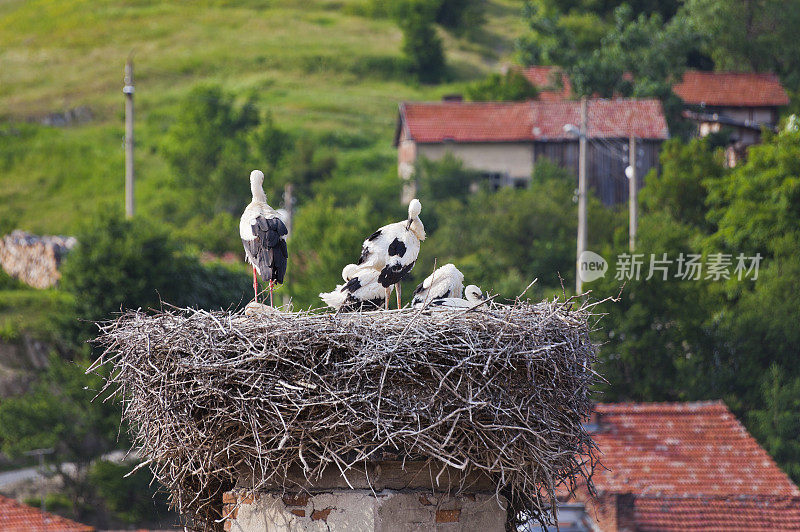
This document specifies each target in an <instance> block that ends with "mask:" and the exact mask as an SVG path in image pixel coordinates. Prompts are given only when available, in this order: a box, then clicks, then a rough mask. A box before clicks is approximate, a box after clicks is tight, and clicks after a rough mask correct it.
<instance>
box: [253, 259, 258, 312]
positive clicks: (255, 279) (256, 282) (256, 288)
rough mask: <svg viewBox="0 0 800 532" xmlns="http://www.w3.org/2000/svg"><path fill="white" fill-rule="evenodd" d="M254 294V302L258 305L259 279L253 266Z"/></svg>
mask: <svg viewBox="0 0 800 532" xmlns="http://www.w3.org/2000/svg"><path fill="white" fill-rule="evenodd" d="M253 292H254V293H255V297H254V298H253V301H255V302H256V303H258V278H257V277H256V267H255V266H253Z"/></svg>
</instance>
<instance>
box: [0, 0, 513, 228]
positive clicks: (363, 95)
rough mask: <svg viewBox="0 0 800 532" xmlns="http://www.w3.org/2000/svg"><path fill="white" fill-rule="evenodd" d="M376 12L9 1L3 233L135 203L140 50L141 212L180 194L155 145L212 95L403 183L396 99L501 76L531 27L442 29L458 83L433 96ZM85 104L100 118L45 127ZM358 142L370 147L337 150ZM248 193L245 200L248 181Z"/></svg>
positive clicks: (241, 4) (493, 10)
mask: <svg viewBox="0 0 800 532" xmlns="http://www.w3.org/2000/svg"><path fill="white" fill-rule="evenodd" d="M373 4H376V2H372V1H371V0H366V1H325V0H307V1H296V2H268V1H259V0H252V1H244V0H242V1H227V2H225V1H220V2H203V3H202V9H201V8H200V7H199V6H198V3H196V2H192V3H191V5H190V3H188V2H180V3H171V4H162V3H160V2H150V1H136V0H132V1H125V2H120V1H117V2H112V1H107V0H106V1H88V0H66V1H63V0H62V1H6V2H3V3H0V65H2V66H1V67H0V119H1V120H2V126H0V220H2V223H0V225H2V227H0V230H6V229H8V228H10V227H21V228H23V229H28V230H32V231H36V232H49V233H70V232H73V231H74V230H75V229H76V226H77V224H78V222H79V221H80V219H82V218H84V217H86V215H88V214H90V213H92V212H94V211H95V210H98V209H103V208H109V206H111V205H113V206H115V207H116V206H119V205H121V204H122V193H123V182H122V176H123V153H122V144H121V140H122V134H123V129H122V121H123V115H122V110H123V99H122V98H123V97H122V93H121V87H122V68H123V64H124V61H125V58H126V57H127V56H128V54H129V53H130V52H131V51H133V52H134V54H135V69H136V71H135V75H136V105H137V117H136V118H137V123H136V133H137V147H138V150H137V153H136V157H137V179H138V182H137V199H138V201H139V206H140V209H141V210H140V212H142V213H145V214H151V215H152V216H156V214H155V211H153V212H151V204H150V200H151V199H153V198H157V197H159V196H160V195H161V194H162V193H163V191H164V189H165V187H166V188H169V187H170V186H171V181H170V177H169V172H168V171H167V169H166V167H165V164H164V163H163V161H162V160H161V157H160V155H159V154H158V150H157V149H156V148H157V146H158V143H159V142H160V139H161V136H162V134H163V132H164V131H165V130H166V128H167V127H168V126H169V125H170V124H171V123H172V121H173V119H174V113H175V111H176V108H177V105H178V103H179V102H180V101H181V99H182V98H185V97H186V95H187V93H188V92H189V91H190V90H191V88H193V87H195V86H196V85H197V84H198V83H205V82H208V83H214V84H219V85H221V86H223V87H224V88H225V89H227V90H230V91H232V92H233V93H235V94H237V95H241V96H242V97H246V96H251V95H255V96H256V97H257V98H258V100H257V106H258V107H259V108H261V109H264V110H269V111H270V112H271V113H272V114H273V116H274V118H275V121H276V123H277V124H279V125H280V126H281V127H283V128H285V129H288V130H289V131H292V132H308V131H311V132H315V133H316V134H325V133H330V134H332V135H330V138H332V139H334V140H333V141H332V142H331V143H332V144H333V145H334V147H336V148H337V150H338V155H339V156H340V157H342V156H343V157H344V159H346V158H347V153H348V151H362V152H370V154H371V156H377V157H380V159H381V166H382V167H383V168H384V170H388V169H390V168H391V167H392V165H393V163H392V160H391V159H392V158H393V150H392V148H391V137H392V134H393V126H394V122H395V115H396V105H397V102H398V101H399V100H402V99H429V98H439V97H440V96H441V95H442V94H445V93H447V92H451V91H455V90H459V88H460V87H462V86H463V84H464V83H465V81H467V80H470V79H473V78H476V77H480V76H482V75H483V74H485V73H486V72H490V71H493V70H496V69H497V68H498V66H499V64H500V62H502V61H503V60H506V59H508V58H509V56H510V54H511V52H512V49H513V40H514V37H515V36H516V34H518V33H520V32H521V31H522V30H523V22H522V19H521V17H520V16H519V13H520V9H521V3H520V2H514V1H512V0H495V1H493V2H490V6H489V8H488V10H487V20H486V24H485V25H484V26H483V28H481V29H480V30H478V31H475V32H471V33H470V34H469V36H468V37H455V36H453V35H451V34H449V33H447V32H444V31H442V30H439V31H440V33H441V36H442V38H443V40H444V42H445V47H446V54H447V60H448V65H449V82H447V83H444V84H441V85H436V86H421V85H419V84H417V83H415V82H414V81H413V80H412V79H410V78H409V76H408V75H407V74H405V73H404V72H403V69H402V68H401V58H402V54H401V51H400V46H401V39H402V34H401V32H400V30H399V29H398V27H397V25H396V24H395V23H394V22H393V21H392V20H390V19H388V18H380V17H378V18H375V17H372V16H369V14H370V12H371V6H372V5H373ZM79 106H86V107H88V108H89V109H90V110H91V113H92V115H93V117H94V118H93V120H91V121H90V122H88V123H83V124H77V125H71V126H68V127H65V128H53V127H46V126H40V125H33V124H35V123H36V122H37V120H41V119H42V117H44V116H46V115H48V114H50V113H61V112H64V111H65V110H68V109H72V108H75V107H79ZM31 123H33V124H31ZM353 136H355V137H357V139H358V142H355V143H354V142H343V143H339V144H340V145H338V146H337V145H336V139H337V138H339V139H340V138H345V139H347V138H352V137H353ZM354 144H355V146H354ZM245 177H246V176H245ZM245 183H246V182H245ZM242 192H243V198H244V196H246V195H247V188H246V184H245V185H244V186H243V191H242ZM244 199H246V198H244ZM244 199H243V201H244Z"/></svg>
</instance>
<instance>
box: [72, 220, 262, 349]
mask: <svg viewBox="0 0 800 532" xmlns="http://www.w3.org/2000/svg"><path fill="white" fill-rule="evenodd" d="M77 236H78V246H77V247H76V248H75V249H74V250H72V252H71V253H70V254H69V255H68V257H67V259H66V260H65V262H64V265H63V267H62V287H63V289H64V290H66V291H67V292H70V293H71V294H73V295H74V296H75V310H76V316H77V318H78V320H80V321H79V322H78V324H77V327H78V330H77V331H76V332H75V333H73V334H77V335H78V338H76V340H78V341H83V340H85V337H86V336H87V335H90V334H92V333H93V332H95V331H96V329H95V328H94V326H93V325H92V322H94V321H97V320H104V319H109V318H111V317H112V315H113V313H115V312H119V311H120V309H121V308H126V309H131V308H134V309H135V308H140V307H141V308H148V307H152V308H158V307H159V306H160V304H161V301H162V300H163V301H165V302H168V303H171V304H174V305H178V306H189V305H194V306H200V307H204V308H215V307H216V308H220V307H222V308H226V307H231V306H236V305H238V304H240V303H241V302H243V301H247V300H248V298H247V296H245V294H248V293H249V290H248V285H249V282H248V280H247V276H246V275H245V274H244V272H243V270H239V271H238V272H236V271H231V270H229V269H227V268H225V267H223V266H220V265H209V266H204V265H202V264H200V263H199V262H198V261H197V259H195V258H193V257H191V256H189V255H186V254H184V253H183V251H182V250H181V248H180V247H179V246H178V244H177V243H176V242H175V241H174V240H173V239H172V238H171V237H170V236H169V235H168V234H167V233H165V232H163V231H162V230H160V229H157V228H156V227H154V226H153V225H151V224H149V223H147V222H146V221H145V220H143V219H139V218H135V219H133V220H125V219H124V218H123V217H122V216H121V215H120V214H119V213H106V214H102V215H100V216H99V217H97V218H94V219H92V220H90V221H89V222H87V224H86V226H85V227H84V228H83V230H82V231H80V232H79V234H78V235H77Z"/></svg>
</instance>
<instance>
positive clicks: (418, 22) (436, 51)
mask: <svg viewBox="0 0 800 532" xmlns="http://www.w3.org/2000/svg"><path fill="white" fill-rule="evenodd" d="M436 8H437V6H436V3H435V2H427V1H426V0H405V1H404V2H403V3H402V9H399V10H398V14H397V21H398V24H399V26H400V29H401V30H403V54H404V55H405V58H406V62H407V64H408V69H409V71H410V72H411V73H412V74H414V75H415V76H416V77H417V78H418V79H419V81H421V82H423V83H438V82H439V81H441V80H442V78H443V77H444V74H445V60H444V49H443V47H442V40H441V39H440V38H439V36H438V35H437V34H436V28H435V26H434V20H435V16H436Z"/></svg>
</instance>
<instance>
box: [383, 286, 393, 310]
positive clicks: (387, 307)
mask: <svg viewBox="0 0 800 532" xmlns="http://www.w3.org/2000/svg"><path fill="white" fill-rule="evenodd" d="M391 295H392V285H389V286H387V287H386V299H385V301H386V310H389V296H391Z"/></svg>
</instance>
